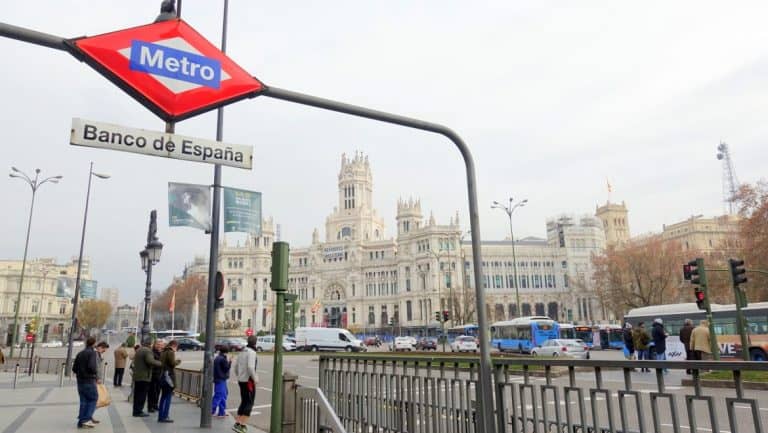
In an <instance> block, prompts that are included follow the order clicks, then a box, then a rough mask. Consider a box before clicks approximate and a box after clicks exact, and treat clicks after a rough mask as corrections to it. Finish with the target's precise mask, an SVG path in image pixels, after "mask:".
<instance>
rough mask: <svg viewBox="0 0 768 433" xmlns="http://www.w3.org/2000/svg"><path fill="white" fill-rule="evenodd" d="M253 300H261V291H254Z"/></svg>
mask: <svg viewBox="0 0 768 433" xmlns="http://www.w3.org/2000/svg"><path fill="white" fill-rule="evenodd" d="M253 300H254V301H258V300H259V290H258V289H253Z"/></svg>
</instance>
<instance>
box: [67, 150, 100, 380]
mask: <svg viewBox="0 0 768 433" xmlns="http://www.w3.org/2000/svg"><path fill="white" fill-rule="evenodd" d="M94 176H96V177H98V178H99V179H109V175H108V174H100V173H94V171H93V162H91V167H90V169H89V170H88V188H87V190H86V193H85V212H84V214H83V231H82V234H81V235H80V255H79V256H78V259H77V277H75V296H74V298H72V325H71V326H70V328H69V336H68V337H67V359H66V361H65V362H66V367H67V368H66V369H65V370H64V371H65V372H66V375H67V376H69V375H70V374H71V370H72V368H71V365H72V343H73V341H72V338H73V336H74V334H75V332H76V331H77V327H78V323H77V304H78V302H79V301H80V273H81V271H82V269H83V248H84V247H85V226H86V223H87V222H88V203H89V202H90V199H91V180H92V179H93V177H94Z"/></svg>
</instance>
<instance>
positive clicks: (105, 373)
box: [101, 362, 109, 383]
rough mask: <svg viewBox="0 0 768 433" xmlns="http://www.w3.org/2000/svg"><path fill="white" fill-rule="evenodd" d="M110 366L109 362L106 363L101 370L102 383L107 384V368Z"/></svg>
mask: <svg viewBox="0 0 768 433" xmlns="http://www.w3.org/2000/svg"><path fill="white" fill-rule="evenodd" d="M108 366H109V363H108V362H104V366H103V368H102V369H101V383H107V382H106V380H107V367H108Z"/></svg>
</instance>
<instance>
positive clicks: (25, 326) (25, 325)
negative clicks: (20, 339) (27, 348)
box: [24, 323, 29, 334]
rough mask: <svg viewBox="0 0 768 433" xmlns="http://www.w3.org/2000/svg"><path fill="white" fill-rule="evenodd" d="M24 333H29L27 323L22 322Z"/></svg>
mask: <svg viewBox="0 0 768 433" xmlns="http://www.w3.org/2000/svg"><path fill="white" fill-rule="evenodd" d="M24 333H25V334H29V323H25V324H24Z"/></svg>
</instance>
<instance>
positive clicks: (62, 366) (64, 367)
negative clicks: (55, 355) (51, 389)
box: [59, 362, 67, 388]
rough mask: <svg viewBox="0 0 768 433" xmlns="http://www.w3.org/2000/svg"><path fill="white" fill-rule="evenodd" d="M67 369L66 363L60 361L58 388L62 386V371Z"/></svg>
mask: <svg viewBox="0 0 768 433" xmlns="http://www.w3.org/2000/svg"><path fill="white" fill-rule="evenodd" d="M66 369H67V363H66V362H62V363H61V370H60V373H59V388H62V387H64V371H65V370H66Z"/></svg>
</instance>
